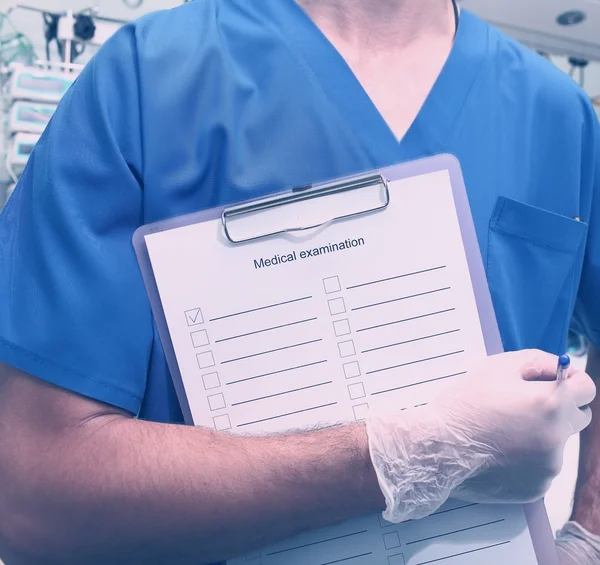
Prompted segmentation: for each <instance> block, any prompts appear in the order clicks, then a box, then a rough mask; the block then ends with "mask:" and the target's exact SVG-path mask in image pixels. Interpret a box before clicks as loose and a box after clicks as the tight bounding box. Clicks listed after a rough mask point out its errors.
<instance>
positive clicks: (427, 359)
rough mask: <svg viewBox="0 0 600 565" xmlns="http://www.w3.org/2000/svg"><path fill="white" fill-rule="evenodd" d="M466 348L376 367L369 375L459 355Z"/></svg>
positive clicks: (368, 372)
mask: <svg viewBox="0 0 600 565" xmlns="http://www.w3.org/2000/svg"><path fill="white" fill-rule="evenodd" d="M464 352H465V350H464V349H461V350H460V351H452V352H450V353H444V354H442V355H436V356H435V357H427V358H425V359H417V360H416V361H409V362H408V363H401V364H400V365H392V366H391V367H383V368H381V369H374V370H373V371H367V375H372V374H374V373H381V372H382V371H389V370H391V369H399V368H400V367H408V366H409V365H416V364H417V363H425V362H426V361H433V360H434V359H441V358H442V357H451V356H452V355H458V354H460V353H464Z"/></svg>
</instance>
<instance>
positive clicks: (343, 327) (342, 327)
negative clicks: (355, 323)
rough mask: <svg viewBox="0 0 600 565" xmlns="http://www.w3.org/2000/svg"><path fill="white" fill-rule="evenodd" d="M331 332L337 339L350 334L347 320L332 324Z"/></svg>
mask: <svg viewBox="0 0 600 565" xmlns="http://www.w3.org/2000/svg"><path fill="white" fill-rule="evenodd" d="M333 331H334V332H335V335H336V336H337V337H342V336H343V335H349V334H350V333H351V330H350V321H349V320H338V321H337V322H333Z"/></svg>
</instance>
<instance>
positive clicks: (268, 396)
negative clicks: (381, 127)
mask: <svg viewBox="0 0 600 565" xmlns="http://www.w3.org/2000/svg"><path fill="white" fill-rule="evenodd" d="M390 192H391V201H390V205H389V207H388V209H387V210H386V211H385V212H382V213H377V214H374V215H368V216H364V217H359V218H355V219H353V220H352V221H343V222H337V223H334V224H331V225H330V226H328V227H327V228H326V229H322V230H316V231H314V232H311V233H309V234H308V235H304V236H302V237H276V238H270V239H264V240H260V241H258V242H254V243H250V244H243V245H238V246H233V245H231V244H229V243H228V242H226V240H225V239H224V238H223V235H222V226H221V222H220V221H210V222H204V223H198V224H194V225H189V226H185V227H181V228H177V229H172V230H168V231H164V232H161V233H156V234H150V235H147V236H146V243H147V247H148V252H149V255H150V260H151V263H152V268H153V271H154V275H155V278H156V282H157V286H158V290H159V294H160V298H161V302H162V307H163V309H164V313H165V317H166V320H167V324H168V327H169V332H170V336H171V339H172V342H173V347H174V350H175V354H176V357H177V362H178V365H179V370H180V373H181V377H182V380H183V383H184V386H185V390H186V395H187V398H188V402H189V405H190V408H191V412H192V415H193V419H194V423H195V424H196V425H198V426H207V427H212V428H214V429H217V430H223V431H225V430H227V431H229V432H231V433H268V432H277V431H282V430H287V429H299V428H303V427H309V426H310V427H314V426H315V425H326V424H327V423H337V422H341V421H355V420H362V419H364V418H365V417H366V416H367V414H368V413H369V411H391V410H403V409H407V408H412V407H415V406H419V405H423V404H426V403H427V402H428V400H429V399H430V398H431V395H432V394H434V393H436V392H437V391H439V390H440V389H441V387H443V386H445V385H446V384H447V383H449V382H451V381H452V379H454V378H456V377H458V376H459V375H461V374H462V373H464V371H465V369H466V366H467V364H468V362H469V360H471V359H474V358H478V357H482V356H485V354H486V350H485V345H484V339H483V335H482V330H481V325H480V321H479V317H478V312H477V305H476V301H475V296H474V292H473V288H472V284H471V279H470V274H469V269H468V265H467V260H466V256H465V252H464V248H463V243H462V239H461V233H460V227H459V223H458V219H457V215H456V212H455V208H454V200H453V195H452V189H451V185H450V180H449V176H448V174H447V172H444V171H442V172H437V173H431V174H427V175H422V176H418V177H414V178H410V179H404V180H400V181H395V182H392V183H390ZM315 205H317V204H315ZM331 205H335V203H334V202H332V204H331ZM309 251H310V254H309ZM509 560H512V561H513V562H516V563H519V565H535V564H536V563H537V560H536V557H535V553H534V549H533V545H532V541H531V536H530V534H529V531H528V529H527V522H526V520H525V516H524V513H523V509H522V507H520V506H482V505H472V504H467V503H464V502H458V501H450V502H449V503H448V504H447V505H446V506H444V507H443V508H442V509H441V510H440V511H439V512H437V513H436V514H435V515H433V516H430V517H428V518H426V519H423V520H420V521H415V522H408V523H405V524H401V525H398V526H394V525H390V524H387V523H384V522H383V520H382V519H381V517H380V516H379V515H369V516H364V517H362V518H360V519H356V520H352V521H349V522H347V523H344V524H340V525H338V526H335V527H331V528H326V529H324V530H319V531H315V532H309V533H306V534H303V535H301V536H299V537H296V538H294V539H291V540H287V541H285V542H282V543H279V544H277V545H274V546H272V547H269V548H265V549H263V550H262V551H258V552H255V553H252V554H248V555H246V556H242V557H240V558H238V559H234V560H231V561H230V562H229V563H230V565H241V564H242V563H245V564H248V563H251V564H253V565H284V564H285V565H296V564H298V565H333V564H334V563H343V564H348V565H425V564H429V563H438V562H440V563H444V564H448V565H458V564H460V565H475V564H480V563H482V562H484V561H485V563H486V564H488V565H496V564H497V565H506V563H508V562H509Z"/></svg>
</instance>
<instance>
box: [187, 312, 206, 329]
mask: <svg viewBox="0 0 600 565" xmlns="http://www.w3.org/2000/svg"><path fill="white" fill-rule="evenodd" d="M185 320H186V322H187V325H188V326H199V325H200V324H203V323H204V318H203V317H202V310H200V308H194V309H193V310H188V311H187V312H186V313H185Z"/></svg>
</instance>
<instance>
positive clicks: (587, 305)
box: [574, 107, 600, 348]
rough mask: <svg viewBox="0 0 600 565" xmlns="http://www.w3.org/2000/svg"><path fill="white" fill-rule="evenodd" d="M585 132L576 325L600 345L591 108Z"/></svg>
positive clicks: (599, 132)
mask: <svg viewBox="0 0 600 565" xmlns="http://www.w3.org/2000/svg"><path fill="white" fill-rule="evenodd" d="M587 117H588V119H587V121H586V124H585V125H584V133H583V139H582V143H583V152H582V155H583V162H582V178H581V186H582V200H583V203H582V208H583V209H585V210H586V211H587V218H582V220H583V221H585V222H587V223H589V232H588V240H587V245H586V250H585V260H584V265H583V272H582V277H581V283H580V286H579V294H578V297H577V304H576V307H575V323H574V329H576V330H577V331H579V332H581V333H583V334H584V335H585V336H586V337H587V338H588V339H589V340H590V341H591V343H593V344H594V345H595V346H596V347H597V348H600V122H599V121H598V117H597V115H596V114H595V113H594V110H593V109H592V108H591V107H590V108H588V114H587Z"/></svg>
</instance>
